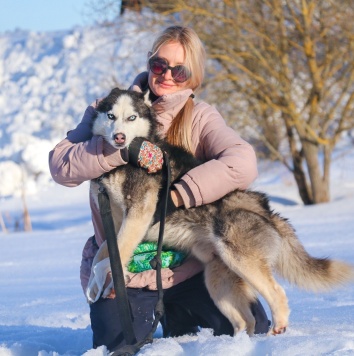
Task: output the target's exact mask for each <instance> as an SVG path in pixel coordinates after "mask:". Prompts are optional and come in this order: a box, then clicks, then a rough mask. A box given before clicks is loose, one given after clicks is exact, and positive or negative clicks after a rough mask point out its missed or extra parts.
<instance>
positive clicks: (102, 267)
mask: <svg viewBox="0 0 354 356" xmlns="http://www.w3.org/2000/svg"><path fill="white" fill-rule="evenodd" d="M110 274H111V265H110V263H109V258H105V259H103V260H102V261H100V262H98V263H96V264H95V265H93V266H92V270H91V276H90V280H89V283H88V287H87V289H86V297H87V299H88V301H89V302H90V303H94V302H96V301H97V300H98V299H99V298H100V297H101V295H102V296H103V297H107V295H109V294H110V292H111V290H112V289H113V282H112V278H110V279H111V280H110V281H108V276H109V275H110Z"/></svg>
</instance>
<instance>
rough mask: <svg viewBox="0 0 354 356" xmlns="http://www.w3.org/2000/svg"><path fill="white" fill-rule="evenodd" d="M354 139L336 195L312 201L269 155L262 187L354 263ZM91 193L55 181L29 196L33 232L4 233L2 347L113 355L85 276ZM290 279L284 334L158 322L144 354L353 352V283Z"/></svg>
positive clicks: (16, 205)
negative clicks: (306, 285)
mask: <svg viewBox="0 0 354 356" xmlns="http://www.w3.org/2000/svg"><path fill="white" fill-rule="evenodd" d="M347 148H348V149H349V150H348V152H347V154H346V156H343V157H341V159H338V160H336V161H335V162H334V165H333V174H332V177H333V182H332V183H333V184H332V185H333V188H332V190H333V195H334V196H333V200H332V202H331V203H328V204H322V205H317V206H309V207H304V206H303V205H302V204H301V203H300V202H299V198H298V195H297V192H296V188H295V186H294V183H293V179H292V177H291V176H290V175H289V173H287V172H286V171H285V169H284V168H282V167H281V166H278V165H276V164H268V165H266V164H265V163H263V162H261V163H260V170H261V172H260V177H259V179H258V180H257V181H256V183H255V185H254V188H255V189H258V190H262V191H265V192H267V193H268V194H269V195H270V196H271V199H272V206H273V207H274V208H275V209H276V210H277V211H280V212H282V214H283V215H284V216H286V217H288V218H290V220H291V222H292V224H293V225H294V226H295V228H296V230H297V232H298V234H299V236H300V239H301V241H302V242H303V243H304V245H305V246H306V248H307V249H308V250H309V251H310V252H311V253H312V254H313V255H316V256H321V257H323V256H330V257H333V258H338V259H342V260H345V261H347V262H350V263H354V233H353V231H354V219H353V212H354V183H353V182H354V179H353V178H354V173H353V170H352V169H351V168H350V167H353V163H354V150H353V149H352V148H351V147H350V146H348V147H347ZM345 149H346V148H345V147H344V148H343V151H344V150H345ZM87 193H88V186H87V184H83V185H82V186H80V187H77V188H65V187H61V186H58V185H54V184H53V185H51V186H49V187H47V188H45V189H44V190H43V191H42V192H40V193H39V194H38V195H36V196H31V197H29V199H28V206H29V209H30V212H31V217H32V224H33V232H29V233H25V232H12V233H8V234H4V233H0V251H1V260H0V290H1V293H0V355H11V356H28V355H40V356H44V355H53V356H54V355H55V356H57V355H86V356H87V355H95V356H96V355H97V356H99V355H105V349H104V348H100V349H98V350H92V349H91V347H92V346H91V330H90V321H89V314H88V310H89V309H88V306H87V305H86V302H85V299H84V296H83V293H82V291H81V287H80V282H79V264H80V258H81V250H82V247H83V244H84V242H85V241H86V239H87V237H88V236H90V234H91V233H92V228H91V222H90V212H89V209H88V196H87V195H88V194H87ZM20 206H21V202H20V200H19V198H12V199H7V200H6V201H2V202H1V210H2V212H3V213H4V212H6V213H7V214H8V216H10V217H13V218H14V217H16V215H18V214H20ZM283 285H284V286H285V290H286V292H287V295H288V297H289V302H290V307H291V309H292V313H291V316H290V326H289V328H288V331H287V332H286V333H285V334H283V335H278V336H275V337H266V336H256V337H252V338H249V337H248V336H247V335H246V334H245V333H241V334H239V335H237V336H236V337H233V338H232V337H229V336H221V337H213V336H212V335H211V333H210V330H202V331H201V332H200V333H199V334H198V336H194V337H191V336H184V337H179V338H169V339H163V338H161V337H160V334H161V331H160V330H158V332H157V335H156V336H157V337H156V340H155V341H154V343H153V344H151V345H147V346H145V347H144V348H143V349H142V350H141V352H140V353H139V355H149V356H157V355H159V356H163V355H166V356H174V355H176V356H177V355H190V356H192V355H193V356H196V355H200V356H206V355H210V356H214V355H216V354H222V355H230V356H231V355H232V356H233V355H354V323H353V316H354V285H353V284H349V285H348V286H346V287H344V288H339V289H337V290H334V291H332V292H330V293H325V294H317V295H315V294H311V293H307V292H303V291H300V290H298V289H296V288H295V287H291V286H289V285H288V284H286V283H283ZM267 311H268V312H269V310H268V308H267Z"/></svg>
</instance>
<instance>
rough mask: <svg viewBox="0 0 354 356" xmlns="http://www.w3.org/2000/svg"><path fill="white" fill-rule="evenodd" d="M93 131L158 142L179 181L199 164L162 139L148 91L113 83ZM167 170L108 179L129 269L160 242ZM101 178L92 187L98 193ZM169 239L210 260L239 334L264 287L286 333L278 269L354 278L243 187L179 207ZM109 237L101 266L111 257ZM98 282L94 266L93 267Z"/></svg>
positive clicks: (310, 277) (335, 280) (313, 286)
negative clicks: (143, 249) (146, 247)
mask: <svg viewBox="0 0 354 356" xmlns="http://www.w3.org/2000/svg"><path fill="white" fill-rule="evenodd" d="M97 111H98V113H99V115H98V117H97V118H96V119H95V121H94V124H93V133H94V134H95V135H102V136H103V137H104V139H105V140H107V141H108V142H109V143H110V144H112V146H114V147H116V148H124V147H127V146H129V144H130V143H131V141H132V140H133V139H134V138H135V137H144V138H146V139H147V140H149V141H151V142H154V143H156V144H157V145H159V146H160V147H161V149H162V150H164V151H165V152H166V153H167V155H168V156H169V160H170V165H171V171H172V172H171V174H172V181H177V180H178V179H179V178H180V177H181V176H182V175H183V174H184V173H186V172H187V171H189V170H190V169H192V168H193V167H195V166H196V165H198V164H199V163H198V162H197V161H196V159H195V158H194V157H193V156H192V155H191V154H189V153H187V152H186V151H184V150H183V149H181V148H177V147H174V146H171V145H169V144H167V143H166V142H164V141H160V140H158V137H157V136H156V132H157V122H156V116H155V114H154V111H153V109H152V107H151V103H150V102H149V100H148V99H147V95H144V94H140V93H136V92H131V91H126V90H120V89H118V88H116V89H113V90H112V91H111V93H110V94H109V95H108V96H107V97H106V98H105V99H103V101H102V102H101V103H100V104H99V106H98V108H97ZM162 181H163V177H162V173H161V172H158V173H156V174H148V173H147V171H146V170H145V169H140V168H136V167H133V166H132V165H130V164H127V165H123V166H120V167H117V168H116V169H115V170H113V171H111V172H109V173H108V174H106V175H104V176H103V177H102V178H101V184H102V185H103V186H104V187H105V188H106V191H107V192H108V195H109V197H110V202H111V208H112V212H113V219H114V223H115V227H116V231H117V243H118V247H119V250H120V254H121V260H122V264H123V268H125V266H126V265H127V263H128V262H129V260H130V258H131V256H132V253H133V250H134V249H135V248H136V246H137V245H138V244H139V243H140V242H141V241H142V240H148V241H157V238H158V229H159V224H158V223H157V224H154V225H153V223H152V222H153V216H154V213H155V209H156V204H157V201H158V193H159V190H160V188H161V184H162ZM97 187H98V184H97V182H96V181H92V183H91V193H92V194H94V196H96V202H97ZM164 245H166V246H169V247H171V248H172V247H173V248H175V249H178V250H181V251H185V252H187V253H191V254H192V255H194V256H195V257H196V258H198V259H199V260H200V261H202V262H203V263H204V265H205V283H206V286H207V288H208V291H209V293H210V296H211V297H212V299H213V300H214V302H215V304H216V305H217V306H218V308H219V309H220V311H221V312H222V313H223V314H224V315H225V316H226V317H227V318H228V319H229V320H230V322H231V323H232V325H233V327H234V330H235V334H236V333H237V332H239V331H242V330H244V329H246V330H247V332H248V334H249V335H252V334H253V332H254V328H255V319H254V317H253V315H252V313H251V310H250V304H251V302H253V301H255V300H256V297H257V294H258V293H259V294H260V295H262V296H263V297H264V299H265V300H266V302H267V303H268V304H269V307H270V310H271V313H272V321H273V325H272V329H271V331H270V333H273V334H279V333H283V332H285V330H286V328H287V326H288V317H289V313H290V310H289V307H288V301H287V297H286V295H285V291H284V289H283V288H282V287H281V286H280V285H279V284H278V283H277V281H276V280H275V278H274V277H273V271H274V272H277V273H278V274H279V275H280V276H281V277H283V278H285V279H286V280H288V281H289V282H290V283H293V284H295V285H297V286H298V287H301V288H304V289H307V290H312V291H314V292H316V291H322V290H328V289H330V288H333V287H334V286H335V285H340V284H343V283H345V282H347V281H349V280H350V279H352V278H353V268H352V266H350V265H348V264H345V263H344V262H340V261H333V260H330V259H320V258H314V257H311V256H310V255H309V254H308V253H307V252H306V251H305V249H304V247H303V246H302V244H301V243H300V241H299V240H298V238H297V237H296V234H295V231H294V229H293V228H292V226H291V225H290V224H289V222H288V221H287V219H284V218H283V217H281V216H280V215H279V214H277V213H274V212H273V211H272V210H271V209H270V207H269V202H268V198H267V196H266V195H265V194H263V193H259V192H255V191H248V190H235V191H233V192H231V193H229V194H228V195H226V196H225V197H223V198H222V199H219V200H218V201H216V202H214V203H211V204H207V205H203V206H200V207H197V208H191V209H177V210H176V211H175V212H173V213H172V214H171V215H169V216H168V217H167V218H166V222H165V233H164ZM107 257H108V250H107V245H106V243H104V244H103V245H102V246H101V247H100V249H99V251H98V253H97V255H96V257H95V259H94V261H93V266H95V265H96V264H97V263H100V262H102V261H103V260H105V259H107ZM90 280H91V285H92V281H93V272H92V273H91V278H90ZM93 285H94V288H91V291H90V292H89V295H88V298H89V299H91V301H95V300H97V299H98V298H99V297H100V294H101V292H102V286H98V285H96V286H95V282H93Z"/></svg>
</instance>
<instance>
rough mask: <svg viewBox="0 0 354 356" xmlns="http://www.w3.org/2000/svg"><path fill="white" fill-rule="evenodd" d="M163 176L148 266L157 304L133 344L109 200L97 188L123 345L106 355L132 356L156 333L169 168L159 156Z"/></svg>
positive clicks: (160, 310)
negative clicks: (156, 230) (149, 326)
mask: <svg viewBox="0 0 354 356" xmlns="http://www.w3.org/2000/svg"><path fill="white" fill-rule="evenodd" d="M163 159H164V165H163V174H165V177H166V179H165V184H164V185H163V189H162V192H161V197H160V199H161V201H162V204H161V211H160V229H159V238H158V243H157V252H156V255H155V257H154V258H153V259H152V260H151V261H150V265H151V267H152V268H153V269H155V270H156V285H157V290H158V300H157V303H156V306H155V310H154V314H155V319H154V322H153V325H152V329H151V331H150V332H149V333H148V334H147V335H146V337H145V338H144V339H143V340H141V341H139V342H137V340H136V336H135V333H134V329H133V322H132V316H131V313H130V304H129V300H128V295H127V290H126V287H125V282H124V275H123V268H122V263H121V258H120V254H119V249H118V245H117V240H116V233H115V230H114V223H113V218H112V211H111V206H110V202H109V196H108V194H107V192H106V190H105V188H104V187H102V186H100V189H99V193H98V202H99V207H100V213H101V218H102V222H103V227H104V232H105V235H106V240H107V247H108V253H109V261H110V264H111V270H112V279H113V285H114V289H115V293H116V301H117V307H118V312H119V316H120V319H121V324H122V329H123V335H124V339H125V342H126V345H125V346H123V347H121V348H119V349H117V350H115V349H113V350H112V353H111V354H110V355H112V356H132V355H135V354H136V353H137V352H138V351H139V350H140V349H141V348H142V347H143V346H144V345H145V344H148V343H152V341H153V335H154V333H155V331H156V329H157V326H158V324H159V322H160V320H161V318H162V316H163V314H164V304H163V289H162V277H161V267H162V261H161V252H162V242H163V234H164V230H165V218H166V213H167V205H168V198H169V193H170V185H171V167H170V163H169V160H168V157H167V155H166V154H165V152H163Z"/></svg>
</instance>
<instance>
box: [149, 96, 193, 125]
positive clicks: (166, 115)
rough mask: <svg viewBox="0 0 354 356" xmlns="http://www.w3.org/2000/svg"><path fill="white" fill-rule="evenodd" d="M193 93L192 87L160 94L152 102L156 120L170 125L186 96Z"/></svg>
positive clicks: (183, 103)
mask: <svg viewBox="0 0 354 356" xmlns="http://www.w3.org/2000/svg"><path fill="white" fill-rule="evenodd" d="M191 95H193V90H192V89H185V90H181V91H177V92H175V93H172V94H167V95H163V96H160V97H159V98H158V99H157V100H155V101H154V102H153V103H152V107H153V108H154V110H155V112H156V114H157V118H158V120H159V121H160V122H161V123H162V124H163V125H164V126H165V125H167V126H168V127H169V126H170V124H171V122H172V120H173V118H174V117H175V116H176V115H177V114H178V113H179V111H180V110H181V109H182V108H183V106H184V105H185V103H186V102H187V100H188V98H189V97H190V96H191Z"/></svg>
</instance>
